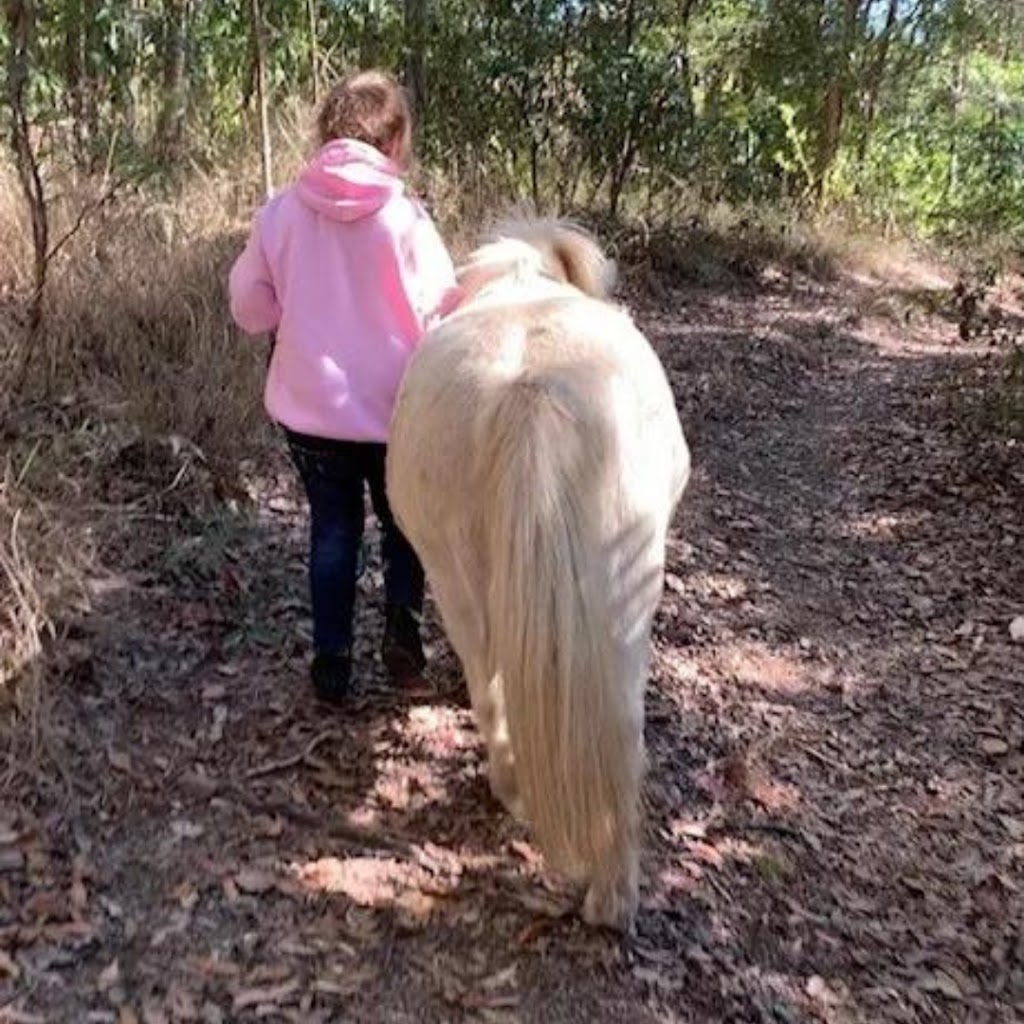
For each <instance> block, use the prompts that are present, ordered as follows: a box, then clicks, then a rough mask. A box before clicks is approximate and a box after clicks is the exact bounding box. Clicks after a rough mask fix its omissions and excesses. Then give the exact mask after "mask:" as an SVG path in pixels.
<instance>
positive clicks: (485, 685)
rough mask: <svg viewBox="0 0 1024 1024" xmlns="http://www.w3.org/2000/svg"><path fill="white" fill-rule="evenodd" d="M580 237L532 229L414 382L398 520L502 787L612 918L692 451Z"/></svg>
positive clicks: (649, 355)
mask: <svg viewBox="0 0 1024 1024" xmlns="http://www.w3.org/2000/svg"><path fill="white" fill-rule="evenodd" d="M611 269H612V268H611V266H610V264H609V263H608V262H607V261H606V259H605V258H604V256H603V255H602V254H601V252H600V250H599V249H598V247H597V246H596V244H595V243H594V242H593V241H592V239H591V238H590V236H589V235H587V234H585V233H583V232H582V231H581V230H579V229H578V228H575V227H572V226H570V225H567V224H565V223H561V222H552V221H532V222H522V223H517V224H513V225H510V226H508V227H506V228H505V230H504V231H503V232H502V233H501V235H500V236H499V237H498V238H497V240H496V241H493V242H491V243H490V244H487V245H484V246H483V247H482V248H480V249H478V250H477V251H476V252H475V253H474V254H473V255H472V257H471V258H470V260H469V262H468V263H467V264H466V265H465V266H464V267H462V268H461V270H460V271H459V285H460V288H461V289H462V291H463V299H462V302H461V304H460V306H459V308H458V310H457V311H456V312H455V313H454V314H453V315H451V316H450V317H449V318H448V319H446V320H445V321H443V322H442V323H441V324H440V325H439V326H438V327H436V328H434V329H433V330H432V331H431V332H430V333H429V335H428V336H427V338H426V339H425V340H424V342H423V344H422V346H421V348H420V349H419V351H418V352H417V353H416V355H415V357H414V358H413V360H412V362H411V365H410V366H409V369H408V372H407V374H406V377H405V380H404V382H403V385H402V389H401V393H400V396H399V400H398V405H397V408H396V411H395V416H394V421H393V425H392V433H391V441H390V445H389V448H388V466H387V473H388V476H387V482H388V491H389V494H390V499H391V506H392V509H393V511H394V514H395V517H396V519H397V521H398V523H399V525H400V526H401V528H402V530H403V531H404V532H405V534H406V536H407V537H408V538H409V541H410V542H411V543H412V545H413V547H414V548H415V549H416V551H417V553H418V554H419V556H420V558H421V559H422V561H423V564H424V568H425V569H426V572H427V576H428V578H429V580H430V584H431V588H432V590H433V593H434V597H435V600H436V602H437V606H438V608H439V610H440V612H441V617H442V619H443V622H444V627H445V630H446V632H447V634H448V638H449V640H450V641H451V644H452V646H453V647H454V649H455V652H456V653H457V654H458V656H459V659H460V661H461V662H462V667H463V670H464V672H465V675H466V680H467V683H468V685H469V692H470V697H471V701H472V705H473V710H474V716H475V718H476V721H477V724H478V726H479V728H480V730H481V732H482V733H483V736H484V738H485V740H486V743H487V749H488V755H489V774H490V781H491V788H492V789H493V791H494V793H495V795H496V796H498V797H499V798H500V799H501V800H502V802H503V803H504V804H505V805H506V807H508V808H509V810H510V811H511V812H512V813H513V814H515V815H517V816H518V817H520V818H523V819H525V820H526V821H527V822H529V824H530V825H531V826H532V828H533V831H534V834H535V836H536V839H537V843H538V845H539V846H540V848H541V850H542V851H543V853H544V855H545V856H546V858H547V859H548V861H549V863H551V864H552V865H554V866H555V867H556V868H559V869H561V870H562V871H563V872H565V873H567V874H569V875H570V876H571V877H574V878H577V879H585V880H586V881H587V882H588V884H589V888H588V891H587V895H586V899H585V901H584V905H583V916H584V918H585V920H586V921H588V922H589V923H591V924H603V925H610V926H613V927H618V928H623V929H627V930H628V929H630V928H631V927H632V924H633V920H634V917H635V914H636V909H637V899H638V874H639V863H638V862H639V845H640V837H639V831H640V784H641V777H642V773H643V767H644V744H643V701H644V688H645V684H646V677H647V672H648V666H649V661H650V631H651V622H652V619H653V617H654V613H655V609H656V607H657V604H658V601H659V599H660V596H661V589H662V579H663V570H664V560H665V540H666V534H667V531H668V527H669V522H670V520H671V518H672V515H673V512H674V510H675V507H676V504H677V502H678V500H679V498H680V496H681V494H682V492H683V488H684V487H685V486H686V481H687V478H688V476H689V469H690V457H689V452H688V449H687V446H686V442H685V440H684V439H683V432H682V429H681V427H680V425H679V418H678V416H677V413H676V408H675V403H674V400H673V397H672V392H671V390H670V388H669V385H668V381H667V380H666V377H665V372H664V370H663V368H662V366H661V363H660V362H659V360H658V358H657V356H656V355H655V354H654V351H653V350H652V348H651V347H650V345H649V344H648V342H647V340H646V339H645V338H644V337H643V335H641V334H640V332H639V331H638V330H637V328H636V327H635V326H634V324H633V322H632V320H631V319H630V317H629V316H628V315H627V313H626V312H625V311H623V310H621V309H618V308H616V307H615V306H612V305H610V304H609V303H608V302H607V301H606V299H607V295H608V291H609V287H610V284H611V277H612V273H611Z"/></svg>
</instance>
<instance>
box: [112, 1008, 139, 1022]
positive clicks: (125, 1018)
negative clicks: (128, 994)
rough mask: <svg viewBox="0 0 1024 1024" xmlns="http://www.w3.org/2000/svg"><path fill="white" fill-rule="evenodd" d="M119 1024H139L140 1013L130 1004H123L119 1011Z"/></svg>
mask: <svg viewBox="0 0 1024 1024" xmlns="http://www.w3.org/2000/svg"><path fill="white" fill-rule="evenodd" d="M117 1024H139V1015H138V1014H137V1013H136V1012H135V1011H134V1010H133V1009H132V1008H131V1007H130V1006H122V1007H121V1009H119V1010H118V1011H117Z"/></svg>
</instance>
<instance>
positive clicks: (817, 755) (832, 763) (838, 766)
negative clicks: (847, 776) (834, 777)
mask: <svg viewBox="0 0 1024 1024" xmlns="http://www.w3.org/2000/svg"><path fill="white" fill-rule="evenodd" d="M798 746H799V747H800V749H801V750H802V751H803V752H804V753H805V754H806V755H807V756H808V757H811V758H813V759H814V760H815V761H817V762H819V764H823V765H826V766H827V767H829V768H834V769H835V770H836V771H841V770H842V769H843V768H845V767H846V765H844V764H843V763H842V762H841V761H837V760H836V759H835V758H832V757H829V756H828V755H827V754H823V753H822V752H821V751H820V750H816V749H815V748H814V747H812V746H810V745H809V744H807V743H800V744H798Z"/></svg>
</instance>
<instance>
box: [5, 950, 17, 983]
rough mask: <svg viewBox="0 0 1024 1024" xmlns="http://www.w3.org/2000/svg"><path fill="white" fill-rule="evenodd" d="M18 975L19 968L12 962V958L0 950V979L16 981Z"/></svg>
mask: <svg viewBox="0 0 1024 1024" xmlns="http://www.w3.org/2000/svg"><path fill="white" fill-rule="evenodd" d="M20 975H21V968H20V967H19V966H18V965H17V964H16V963H15V962H14V959H13V958H12V957H10V956H8V954H7V953H5V952H4V951H3V950H2V949H0V977H7V978H10V979H11V981H17V980H18V978H19V977H20Z"/></svg>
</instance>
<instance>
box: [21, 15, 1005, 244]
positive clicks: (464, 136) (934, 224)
mask: <svg viewBox="0 0 1024 1024" xmlns="http://www.w3.org/2000/svg"><path fill="white" fill-rule="evenodd" d="M6 8H7V14H8V17H7V19H6V20H5V23H4V33H5V35H4V39H3V43H4V45H5V47H6V48H7V49H8V50H9V49H10V47H11V45H12V43H13V42H14V40H13V38H12V33H11V26H12V25H15V24H17V23H18V22H17V12H18V11H21V10H24V9H31V11H32V13H33V23H34V25H35V33H34V37H33V46H32V53H31V55H30V56H31V60H32V72H31V74H30V75H29V76H28V81H27V84H26V83H20V84H19V88H22V89H23V91H24V89H26V88H27V90H28V100H27V102H28V107H29V111H30V114H31V119H32V123H33V125H34V127H35V132H36V142H37V145H38V146H39V147H40V152H41V153H43V154H44V156H46V155H54V154H57V153H59V154H60V155H61V156H63V157H67V156H70V157H71V158H72V159H73V160H74V161H75V162H76V163H78V164H79V165H81V166H84V167H88V168H92V169H96V168H98V167H102V166H103V165H104V164H105V163H109V162H111V161H119V162H120V164H121V165H123V166H131V167H136V168H138V169H143V168H146V169H149V170H154V169H157V170H167V169H171V168H173V167H174V166H176V165H177V163H178V162H179V161H180V159H181V158H182V157H184V156H188V157H190V158H192V159H194V160H199V161H204V160H206V161H213V160H215V159H217V158H219V157H220V155H221V154H223V153H224V152H225V151H229V150H230V149H232V148H233V147H237V145H238V144H239V141H240V139H241V138H242V133H243V132H249V133H251V132H252V124H253V119H254V118H255V117H256V113H257V110H256V107H257V104H256V102H255V99H256V78H257V61H256V54H255V52H254V46H253V38H254V34H253V32H252V31H251V26H250V17H249V13H250V12H249V5H248V3H247V2H246V0H218V2H216V3H214V2H210V0H51V2H47V3H45V4H43V3H41V2H38V0H36V2H33V0H8V2H7V4H6ZM262 18H263V21H264V23H265V24H264V38H265V39H266V41H267V54H266V56H267V69H266V72H267V88H268V91H269V93H270V95H271V109H275V107H276V106H277V105H278V104H279V103H280V102H281V101H282V100H283V99H284V98H285V97H287V96H292V95H300V96H303V97H306V98H309V99H312V98H313V96H314V95H315V94H317V92H318V91H319V89H322V88H323V87H325V86H326V85H329V83H330V81H331V80H332V79H333V78H334V77H335V76H337V75H338V74H339V73H340V72H341V71H342V70H343V69H345V68H348V67H351V66H354V65H368V64H383V65H385V66H389V67H392V68H394V69H395V70H396V71H399V72H401V73H403V74H406V75H407V77H409V78H410V79H411V80H412V81H411V85H412V86H413V90H414V93H415V97H416V99H417V101H418V102H422V121H423V123H422V125H421V131H420V149H421V152H422V154H423V155H424V157H425V158H426V159H427V160H429V161H431V162H434V163H438V164H440V165H441V166H443V167H446V168H448V169H449V170H453V171H454V172H456V173H457V172H459V171H465V170H468V169H472V170H473V171H474V172H479V173H483V174H487V175H492V176H494V177H496V178H497V179H498V180H501V181H502V182H505V183H507V184H508V185H509V186H510V187H511V188H513V189H514V190H516V191H518V192H521V193H523V194H527V195H530V196H532V198H533V199H534V200H535V201H536V202H537V203H538V204H540V205H542V206H547V207H555V208H565V207H572V206H576V205H580V204H593V203H597V204H600V205H602V206H605V207H607V208H608V209H609V210H610V211H611V212H612V213H616V212H619V211H620V210H621V209H622V207H623V204H624V203H625V202H635V201H638V197H640V198H641V199H642V201H643V202H645V203H646V204H647V206H648V207H650V205H651V204H652V203H653V202H655V201H658V202H661V203H663V204H666V205H668V206H671V204H672V203H673V202H678V197H679V195H680V194H681V193H684V192H685V193H689V194H693V195H697V196H699V197H701V198H703V199H705V200H709V201H718V200H726V201H730V202H740V203H742V202H764V201H786V202H797V203H807V204H817V205H830V204H842V205H843V206H845V207H847V208H849V209H852V210H854V211H856V212H858V213H861V214H863V215H865V216H868V217H870V218H872V219H873V220H876V221H877V220H881V221H885V222H897V223H900V224H902V225H909V226H913V227H915V228H917V229H919V230H923V231H926V232H930V233H940V234H947V235H948V234H953V235H963V234H967V233H970V232H972V231H973V232H984V233H990V232H993V231H1000V232H1009V233H1016V234H1017V236H1018V237H1019V236H1020V234H1021V232H1022V224H1024V2H1022V0H403V2H401V3H399V2H398V0H345V2H341V0H264V3H263V4H262ZM6 63H7V66H8V68H10V67H12V66H13V65H12V64H11V62H10V61H8V62H6ZM8 91H9V90H8Z"/></svg>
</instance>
